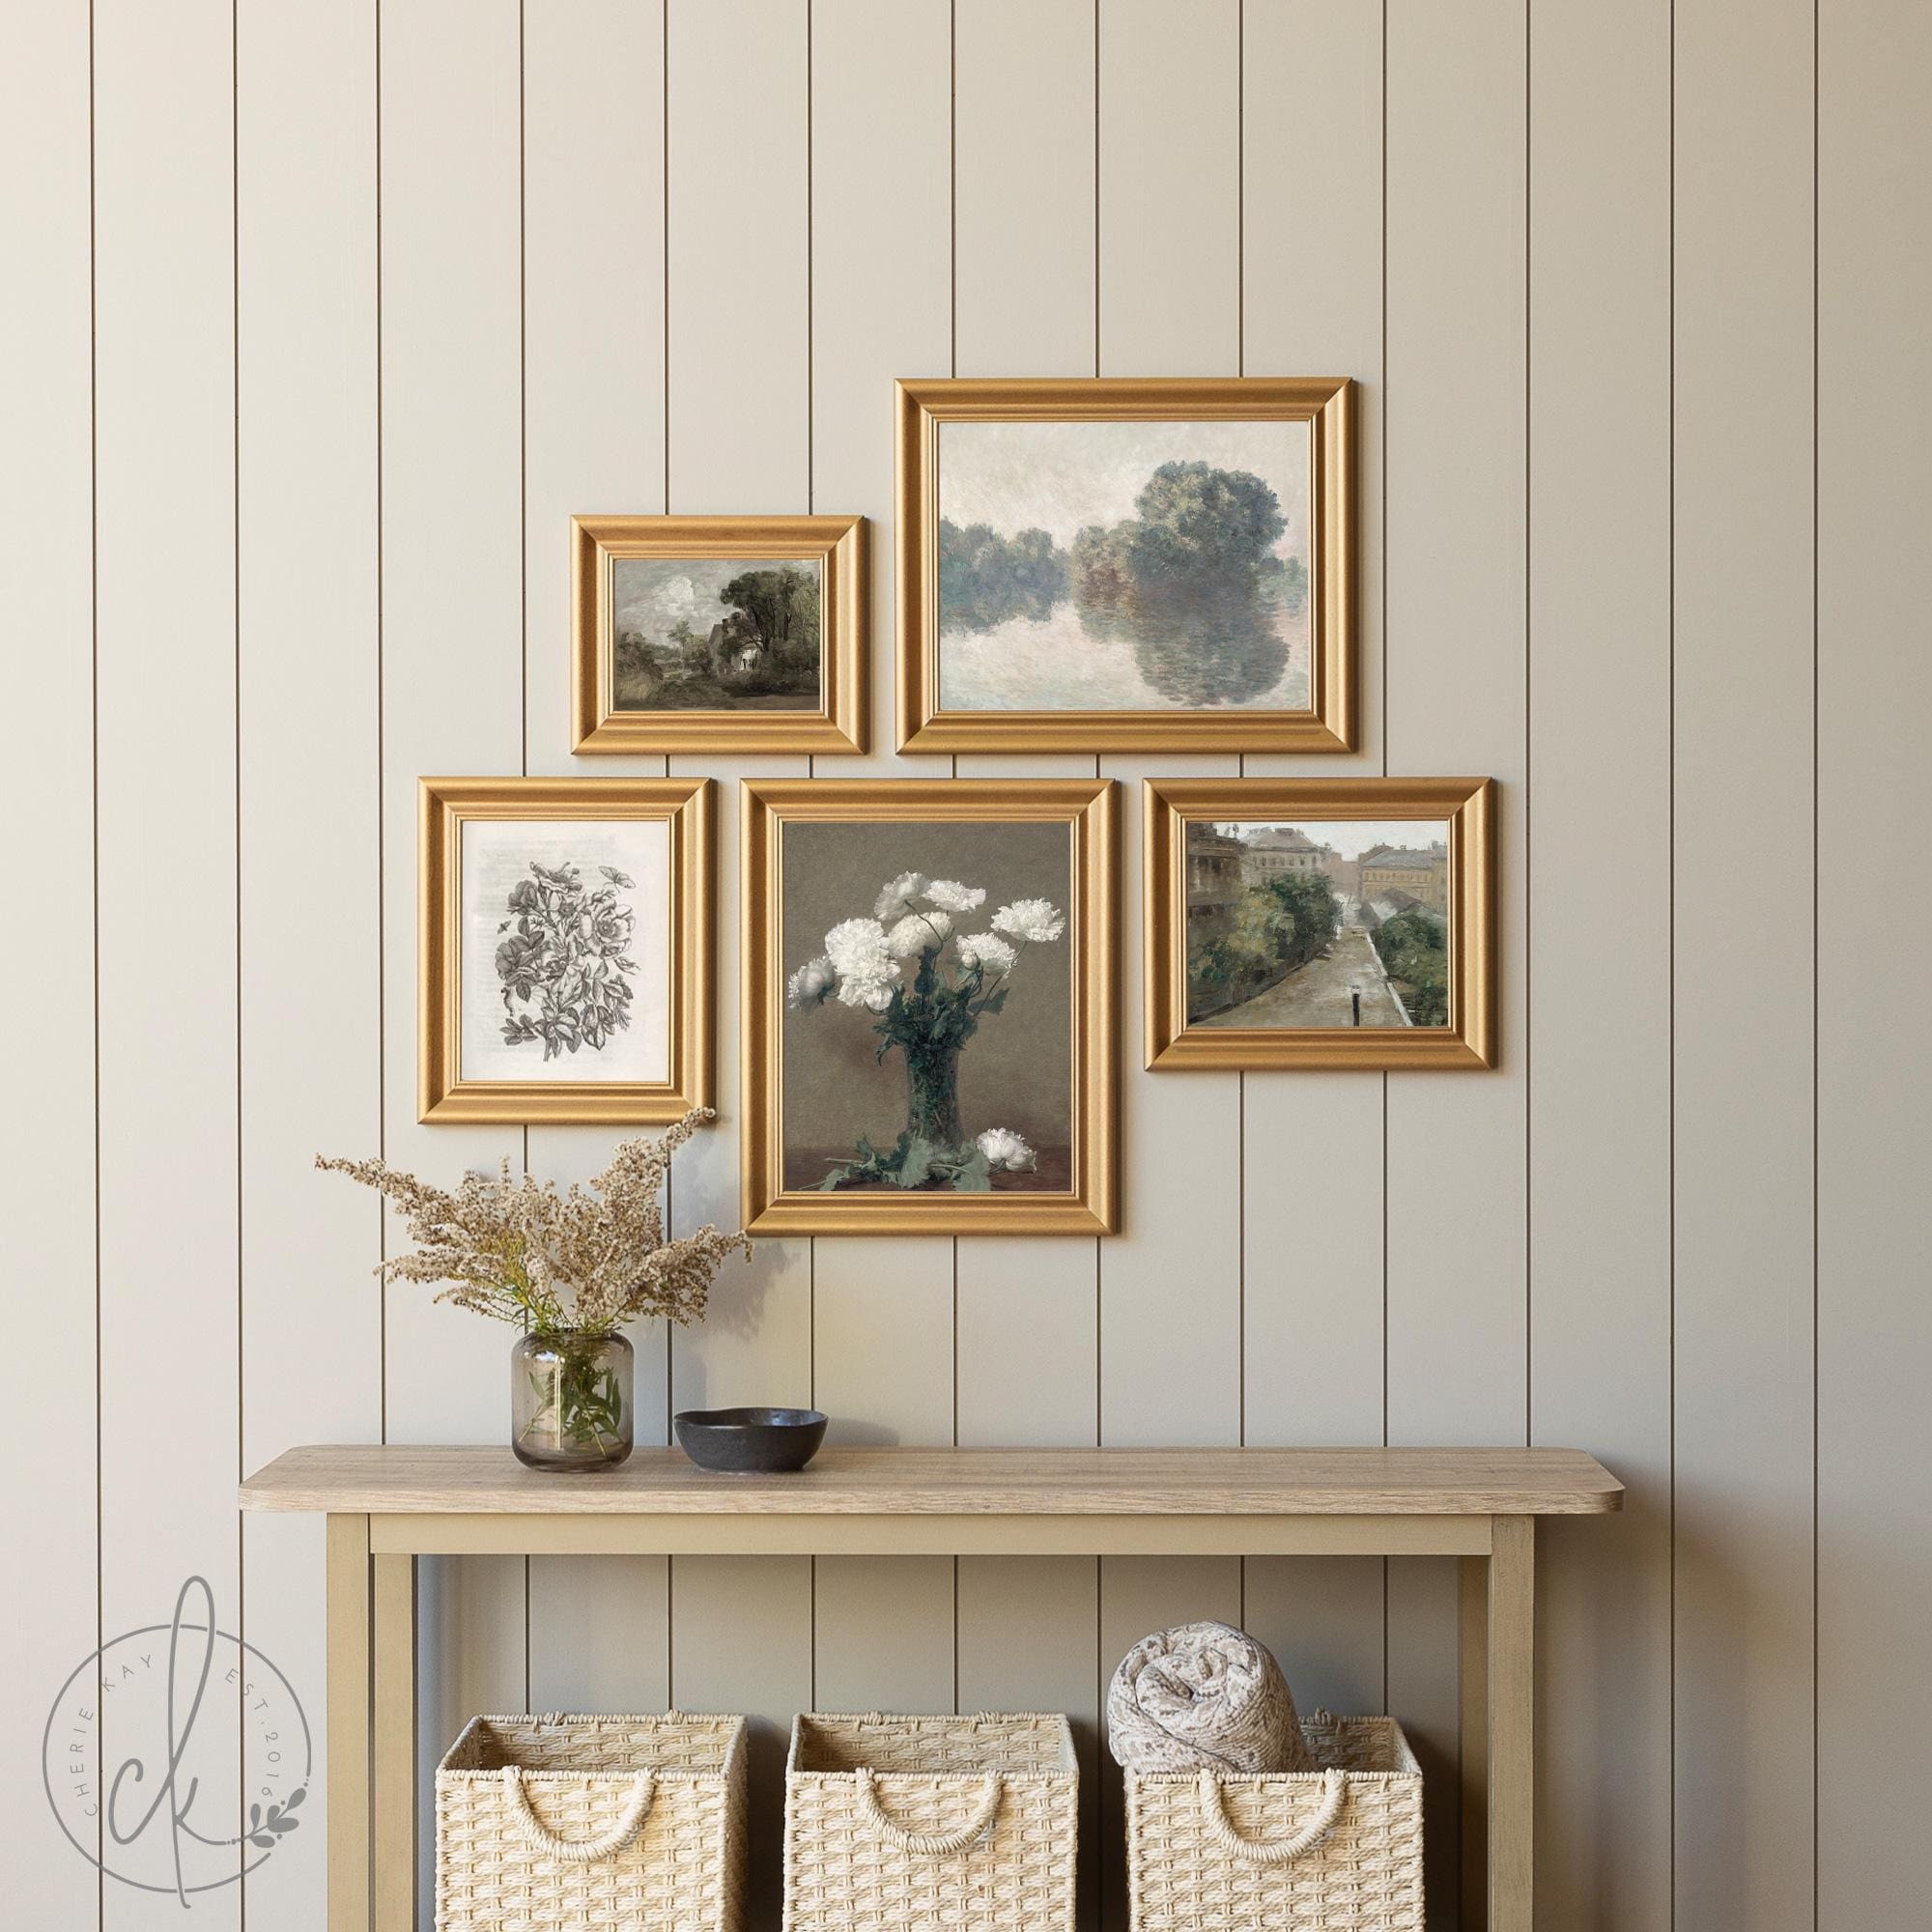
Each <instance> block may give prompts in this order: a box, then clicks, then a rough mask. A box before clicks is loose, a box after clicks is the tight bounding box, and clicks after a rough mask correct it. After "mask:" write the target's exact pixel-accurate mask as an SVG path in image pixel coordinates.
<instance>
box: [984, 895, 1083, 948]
mask: <svg viewBox="0 0 1932 1932" xmlns="http://www.w3.org/2000/svg"><path fill="white" fill-rule="evenodd" d="M993 930H994V931H995V932H1009V933H1011V934H1012V936H1013V937H1014V938H1015V939H1025V940H1048V939H1058V938H1059V937H1060V935H1061V934H1062V933H1063V932H1065V930H1066V920H1065V916H1064V915H1063V914H1062V913H1061V911H1060V909H1059V908H1058V907H1057V906H1055V905H1053V904H1052V903H1051V902H1050V901H1049V900H1046V899H1015V900H1014V901H1013V902H1012V904H1011V905H1003V906H1002V907H1001V908H1000V909H999V911H998V912H996V913H995V914H994V915H993Z"/></svg>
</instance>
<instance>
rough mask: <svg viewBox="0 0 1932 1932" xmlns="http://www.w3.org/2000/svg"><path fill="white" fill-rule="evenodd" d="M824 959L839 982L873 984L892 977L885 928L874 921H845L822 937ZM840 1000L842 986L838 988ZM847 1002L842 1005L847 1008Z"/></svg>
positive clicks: (890, 956)
mask: <svg viewBox="0 0 1932 1932" xmlns="http://www.w3.org/2000/svg"><path fill="white" fill-rule="evenodd" d="M825 956H826V957H827V958H828V959H829V960H831V962H832V970H833V971H834V972H835V973H837V974H838V978H839V980H841V981H843V980H856V981H857V982H858V983H859V984H860V985H862V986H864V985H876V984H877V983H878V981H880V980H890V979H891V978H892V977H893V957H892V952H891V950H890V949H889V948H888V947H887V945H886V928H885V927H884V926H883V925H881V924H880V923H879V922H878V921H877V920H875V919H848V920H845V921H843V922H842V923H839V924H838V925H835V926H834V927H833V928H832V930H831V931H830V932H828V933H827V934H826V935H825ZM839 997H840V998H841V999H843V998H844V987H843V985H842V984H841V986H840V987H839ZM851 1004H852V1002H851V1001H849V1000H847V1001H846V1005H847V1006H850V1005H851Z"/></svg>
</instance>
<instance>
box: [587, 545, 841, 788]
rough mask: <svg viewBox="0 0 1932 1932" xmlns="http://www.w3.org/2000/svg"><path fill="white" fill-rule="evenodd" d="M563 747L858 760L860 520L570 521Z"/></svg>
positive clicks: (601, 751) (607, 750)
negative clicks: (568, 674)
mask: <svg viewBox="0 0 1932 1932" xmlns="http://www.w3.org/2000/svg"><path fill="white" fill-rule="evenodd" d="M570 541H571V609H572V630H573V643H572V680H571V718H572V739H573V744H572V749H573V750H574V751H577V752H580V753H604V752H622V753H660V752H663V753H704V752H713V753H717V752H749V753H759V752H769V753H794V752H795V753H825V752H832V753H837V752H863V751H864V750H865V749H866V721H867V710H866V689H867V687H866V676H867V667H866V653H867V639H869V637H870V635H871V631H870V624H869V621H868V616H867V542H866V520H865V518H864V517H573V518H572V519H571V525H570Z"/></svg>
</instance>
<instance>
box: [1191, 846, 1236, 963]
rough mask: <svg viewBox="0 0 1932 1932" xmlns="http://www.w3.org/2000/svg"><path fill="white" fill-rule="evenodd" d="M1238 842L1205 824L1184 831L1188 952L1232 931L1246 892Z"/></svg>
mask: <svg viewBox="0 0 1932 1932" xmlns="http://www.w3.org/2000/svg"><path fill="white" fill-rule="evenodd" d="M1241 853H1242V846H1241V841H1240V840H1239V839H1238V838H1229V836H1228V835H1227V834H1226V833H1225V832H1216V831H1214V830H1213V829H1212V828H1211V827H1209V826H1206V825H1190V826H1189V827H1188V828H1187V943H1188V946H1189V948H1190V950H1191V949H1193V948H1194V947H1197V946H1201V945H1203V944H1205V943H1206V942H1207V941H1208V940H1210V939H1214V938H1217V937H1219V935H1220V934H1222V933H1224V932H1232V931H1233V930H1234V926H1235V908H1236V905H1237V904H1239V902H1240V897H1241V894H1242V893H1243V892H1244V891H1245V890H1246V887H1245V886H1244V884H1243V882H1242V879H1241Z"/></svg>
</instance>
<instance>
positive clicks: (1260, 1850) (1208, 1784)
mask: <svg viewBox="0 0 1932 1932" xmlns="http://www.w3.org/2000/svg"><path fill="white" fill-rule="evenodd" d="M1321 1787H1322V1789H1321V1808H1320V1809H1319V1810H1318V1811H1317V1812H1316V1814H1315V1816H1314V1817H1312V1818H1311V1819H1310V1820H1309V1821H1308V1823H1307V1824H1306V1825H1304V1826H1303V1827H1302V1828H1301V1830H1300V1831H1298V1832H1297V1833H1295V1834H1294V1836H1293V1837H1292V1838H1277V1839H1275V1840H1274V1841H1273V1842H1272V1843H1271V1844H1263V1843H1258V1842H1256V1840H1254V1839H1253V1838H1244V1837H1242V1836H1241V1834H1240V1833H1238V1832H1237V1831H1236V1830H1235V1827H1234V1824H1233V1822H1232V1821H1231V1820H1230V1819H1229V1817H1228V1807H1227V1802H1226V1800H1225V1799H1224V1798H1223V1796H1222V1792H1221V1781H1220V1779H1219V1778H1217V1777H1216V1776H1214V1774H1213V1773H1212V1772H1211V1771H1204V1772H1203V1773H1202V1774H1201V1815H1202V1818H1203V1820H1204V1822H1205V1823H1206V1825H1207V1827H1208V1836H1209V1837H1211V1838H1212V1839H1213V1840H1214V1842H1215V1843H1216V1844H1218V1845H1219V1846H1220V1847H1221V1849H1222V1850H1223V1851H1224V1852H1226V1853H1227V1854H1228V1855H1229V1857H1230V1858H1236V1859H1239V1860H1240V1861H1241V1862H1242V1863H1243V1864H1250V1865H1285V1864H1287V1863H1288V1862H1289V1861H1290V1860H1291V1859H1298V1858H1299V1857H1300V1856H1301V1855H1302V1853H1303V1852H1305V1851H1309V1850H1311V1849H1312V1848H1313V1847H1314V1846H1316V1845H1318V1844H1320V1843H1321V1840H1322V1839H1323V1838H1325V1837H1326V1836H1327V1835H1328V1833H1329V1832H1330V1831H1331V1830H1332V1829H1333V1827H1334V1824H1335V1820H1336V1819H1337V1818H1339V1817H1340V1816H1341V1815H1342V1800H1343V1798H1344V1797H1345V1796H1347V1794H1348V1789H1349V1783H1348V1779H1347V1778H1346V1777H1345V1776H1344V1775H1343V1774H1342V1773H1341V1772H1339V1771H1329V1772H1324V1773H1323V1774H1322V1776H1321Z"/></svg>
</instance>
